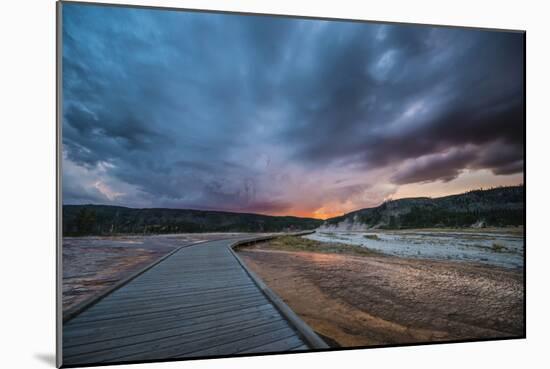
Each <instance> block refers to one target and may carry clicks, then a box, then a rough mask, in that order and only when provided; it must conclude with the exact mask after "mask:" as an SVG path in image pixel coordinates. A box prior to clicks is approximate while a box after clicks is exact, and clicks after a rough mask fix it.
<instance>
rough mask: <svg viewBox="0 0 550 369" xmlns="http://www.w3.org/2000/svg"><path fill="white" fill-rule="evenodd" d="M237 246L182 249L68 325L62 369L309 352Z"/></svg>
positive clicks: (215, 243)
mask: <svg viewBox="0 0 550 369" xmlns="http://www.w3.org/2000/svg"><path fill="white" fill-rule="evenodd" d="M234 242H235V240H234V239H233V240H218V241H211V242H207V243H202V244H198V245H194V246H191V247H185V248H181V249H180V250H178V251H176V252H175V253H173V254H172V255H171V256H169V257H167V258H166V259H164V260H163V261H162V262H160V263H158V264H157V265H155V266H153V267H152V268H151V269H148V270H147V271H145V272H144V273H143V274H141V275H139V276H138V277H136V278H135V279H133V280H131V281H130V282H129V283H127V284H125V285H124V286H122V287H120V288H119V289H117V290H115V291H114V292H112V293H110V294H109V295H107V296H106V297H104V298H102V299H101V300H100V301H98V302H97V303H96V304H94V305H93V306H91V307H90V308H88V309H86V310H84V311H83V312H81V313H80V314H78V315H77V316H76V317H74V318H72V319H71V320H69V321H68V322H66V323H65V324H64V327H63V366H81V365H85V364H92V363H115V362H128V361H147V360H163V359H174V358H191V357H205V356H226V355H233V354H246V353H265V352H281V351H292V350H307V349H309V348H311V346H312V345H311V343H309V344H308V343H307V336H304V335H303V333H302V332H301V331H300V327H299V325H300V324H295V322H294V323H293V324H291V323H290V321H289V319H288V316H287V315H286V314H284V309H280V308H279V309H278V308H276V306H275V305H274V304H273V299H268V298H267V297H266V294H264V293H263V292H262V289H260V288H259V287H258V284H257V283H255V282H254V280H253V279H252V278H251V277H250V275H249V274H248V273H247V271H246V270H245V269H244V268H243V266H241V264H240V263H239V261H238V259H237V258H236V257H235V256H234V255H233V252H232V251H231V250H230V249H229V246H230V245H231V244H232V243H234ZM281 312H283V314H282V313H281ZM297 328H298V329H297ZM308 329H309V328H308Z"/></svg>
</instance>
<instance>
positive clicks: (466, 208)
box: [320, 186, 525, 230]
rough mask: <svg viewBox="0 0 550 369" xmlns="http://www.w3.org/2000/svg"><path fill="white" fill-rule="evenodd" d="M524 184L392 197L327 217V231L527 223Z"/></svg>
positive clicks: (493, 225)
mask: <svg viewBox="0 0 550 369" xmlns="http://www.w3.org/2000/svg"><path fill="white" fill-rule="evenodd" d="M524 207H525V204H524V186H510V187H499V188H493V189H488V190H473V191H469V192H466V193H463V194H459V195H451V196H445V197H439V198H429V197H417V198H405V199H399V200H392V201H387V202H385V203H383V204H382V205H380V206H377V207H374V208H366V209H361V210H357V211H353V212H351V213H348V214H345V215H342V216H339V217H334V218H330V219H327V220H326V221H325V222H324V223H323V225H322V226H321V227H320V228H321V229H325V230H330V229H332V230H365V229H372V228H381V229H407V228H432V227H433V228H437V227H507V226H519V225H524V223H525V219H524V218H525V217H524Z"/></svg>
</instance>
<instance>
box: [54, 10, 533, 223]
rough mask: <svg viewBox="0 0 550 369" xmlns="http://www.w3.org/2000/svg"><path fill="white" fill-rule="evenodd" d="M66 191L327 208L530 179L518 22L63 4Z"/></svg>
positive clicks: (126, 198) (328, 211) (74, 195)
mask: <svg viewBox="0 0 550 369" xmlns="http://www.w3.org/2000/svg"><path fill="white" fill-rule="evenodd" d="M62 26H63V34H62V36H63V46H62V47H63V50H62V51H63V59H62V68H63V69H62V91H63V110H62V120H63V122H62V155H63V163H62V173H63V181H62V183H63V203H64V204H110V205H120V206H128V207H134V208H145V207H147V208H148V207H169V208H192V209H204V210H222V211H235V212H250V213H262V214H270V215H295V216H308V217H315V218H322V219H325V218H328V217H332V216H337V215H341V214H343V213H347V212H349V211H353V210H357V209H361V208H365V207H372V206H377V205H379V204H380V203H381V202H383V201H384V200H387V199H397V198H403V197H416V196H430V197H438V196H444V195H448V194H455V193H460V192H464V191H467V190H470V189H477V188H488V187H494V186H501V185H516V184H521V183H523V170H524V169H523V168H524V157H523V152H524V124H525V122H524V113H523V109H524V101H523V98H524V93H523V88H524V80H523V68H524V65H523V35H522V34H521V33H513V32H496V31H486V30H471V29H463V28H445V27H432V26H418V25H397V24H381V23H366V22H342V21H324V20H312V19H297V18H287V17H269V16H250V15H236V14H215V13H202V12H177V11H161V10H151V9H138V8H121V7H105V6H90V5H82V4H64V5H63V23H62Z"/></svg>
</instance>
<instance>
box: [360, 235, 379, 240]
mask: <svg viewBox="0 0 550 369" xmlns="http://www.w3.org/2000/svg"><path fill="white" fill-rule="evenodd" d="M363 237H365V238H366V239H369V240H375V241H380V237H378V235H377V234H366V235H364V236H363Z"/></svg>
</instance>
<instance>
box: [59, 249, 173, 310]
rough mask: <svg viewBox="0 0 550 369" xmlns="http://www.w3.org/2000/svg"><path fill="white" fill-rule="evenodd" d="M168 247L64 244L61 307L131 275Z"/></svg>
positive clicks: (164, 251) (163, 252)
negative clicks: (146, 247)
mask: <svg viewBox="0 0 550 369" xmlns="http://www.w3.org/2000/svg"><path fill="white" fill-rule="evenodd" d="M167 251H168V250H162V251H160V250H148V249H144V248H128V247H126V248H125V247H108V246H95V247H86V249H85V250H82V249H81V248H79V247H78V246H72V245H63V311H65V310H67V309H69V308H71V307H73V306H75V305H77V304H79V303H81V302H83V301H84V300H86V299H88V298H90V297H92V296H94V295H97V294H98V293H100V292H102V291H103V290H106V289H107V288H109V287H111V286H112V285H114V284H115V283H116V282H118V281H120V280H122V279H124V278H126V277H128V276H130V275H132V274H133V273H135V272H137V271H138V270H140V269H141V268H144V267H145V266H146V265H148V264H150V263H152V262H153V261H154V260H156V259H157V258H159V257H161V256H162V255H164V254H165V253H166V252H167Z"/></svg>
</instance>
